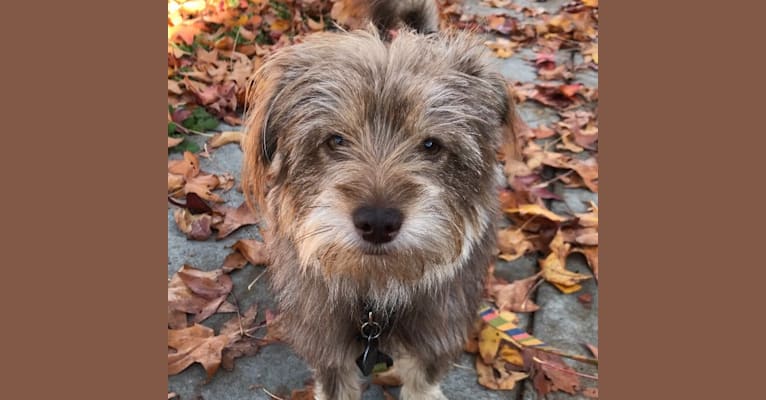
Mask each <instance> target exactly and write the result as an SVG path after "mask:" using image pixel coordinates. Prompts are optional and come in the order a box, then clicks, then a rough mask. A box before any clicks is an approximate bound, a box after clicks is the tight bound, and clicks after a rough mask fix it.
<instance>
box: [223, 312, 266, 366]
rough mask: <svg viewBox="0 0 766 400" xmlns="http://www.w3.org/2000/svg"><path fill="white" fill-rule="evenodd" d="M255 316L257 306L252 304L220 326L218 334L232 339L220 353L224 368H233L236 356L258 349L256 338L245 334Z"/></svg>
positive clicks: (251, 325)
mask: <svg viewBox="0 0 766 400" xmlns="http://www.w3.org/2000/svg"><path fill="white" fill-rule="evenodd" d="M257 316H258V308H257V306H256V305H255V304H253V305H252V306H250V308H249V309H247V311H245V313H244V314H242V316H240V315H236V316H234V317H232V318H231V319H230V320H228V321H226V322H225V323H224V324H223V326H222V327H221V331H220V332H219V335H221V336H228V337H230V338H231V339H232V341H231V343H229V344H228V345H226V347H225V348H224V349H223V353H222V358H221V365H222V366H223V368H224V369H225V370H227V371H231V370H233V369H234V360H235V359H236V358H239V357H243V356H252V355H255V354H257V353H258V350H260V345H259V343H258V340H257V339H255V338H252V337H250V336H247V335H249V334H250V333H251V330H252V328H253V325H254V324H255V318H256V317H257ZM243 334H244V336H243Z"/></svg>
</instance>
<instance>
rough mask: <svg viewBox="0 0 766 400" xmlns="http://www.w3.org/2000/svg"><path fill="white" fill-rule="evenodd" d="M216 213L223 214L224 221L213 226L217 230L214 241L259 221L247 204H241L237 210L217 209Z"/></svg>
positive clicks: (232, 208)
mask: <svg viewBox="0 0 766 400" xmlns="http://www.w3.org/2000/svg"><path fill="white" fill-rule="evenodd" d="M216 211H217V212H220V213H222V214H224V220H223V221H222V222H221V223H220V224H218V225H216V226H214V228H215V229H217V230H218V235H217V236H216V239H223V238H225V237H226V236H229V235H230V234H231V233H232V232H234V231H235V230H237V229H239V228H240V227H242V226H245V225H252V224H255V223H257V222H258V220H259V218H258V216H257V215H255V214H254V213H253V212H252V210H251V209H250V207H248V206H247V202H242V204H240V205H239V207H237V208H234V207H226V206H224V207H218V208H216Z"/></svg>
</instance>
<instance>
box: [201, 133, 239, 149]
mask: <svg viewBox="0 0 766 400" xmlns="http://www.w3.org/2000/svg"><path fill="white" fill-rule="evenodd" d="M244 135H245V134H244V132H240V131H224V132H221V133H216V134H215V135H214V136H213V137H212V138H210V140H208V142H207V144H208V145H209V146H210V147H212V148H214V149H215V148H217V147H221V146H223V145H225V144H227V143H240V142H242V138H243V137H244Z"/></svg>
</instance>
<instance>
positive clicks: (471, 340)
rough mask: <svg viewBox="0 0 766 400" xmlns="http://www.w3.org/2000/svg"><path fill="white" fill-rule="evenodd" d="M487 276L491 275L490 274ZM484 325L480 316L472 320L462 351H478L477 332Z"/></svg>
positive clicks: (473, 352) (472, 352) (474, 352)
mask: <svg viewBox="0 0 766 400" xmlns="http://www.w3.org/2000/svg"><path fill="white" fill-rule="evenodd" d="M489 276H492V275H491V274H490V275H489ZM483 325H484V321H483V320H482V319H481V318H476V319H475V320H474V321H473V325H472V326H471V330H470V331H469V332H468V338H467V339H466V341H465V345H463V351H465V352H466V353H471V354H476V353H478V352H479V332H481V327H482V326H483Z"/></svg>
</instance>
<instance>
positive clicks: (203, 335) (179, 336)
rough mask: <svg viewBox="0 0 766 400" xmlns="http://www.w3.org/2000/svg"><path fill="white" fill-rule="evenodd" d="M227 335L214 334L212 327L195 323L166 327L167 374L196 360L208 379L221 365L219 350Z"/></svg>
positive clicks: (228, 338)
mask: <svg viewBox="0 0 766 400" xmlns="http://www.w3.org/2000/svg"><path fill="white" fill-rule="evenodd" d="M229 341H231V338H230V337H229V336H221V335H219V336H215V335H214V334H213V329H211V328H208V327H206V326H202V325H199V324H196V325H194V326H190V327H188V328H183V329H177V330H174V329H168V347H170V348H173V349H175V350H176V352H175V353H168V375H176V374H178V373H180V372H181V371H183V370H185V369H186V368H187V367H188V366H190V365H192V364H193V363H195V362H197V363H200V364H202V367H203V368H205V372H206V373H207V379H208V381H209V380H210V379H211V378H212V377H213V375H215V373H216V371H218V368H219V367H220V365H221V352H222V351H223V348H224V347H225V346H226V345H227V344H229Z"/></svg>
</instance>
